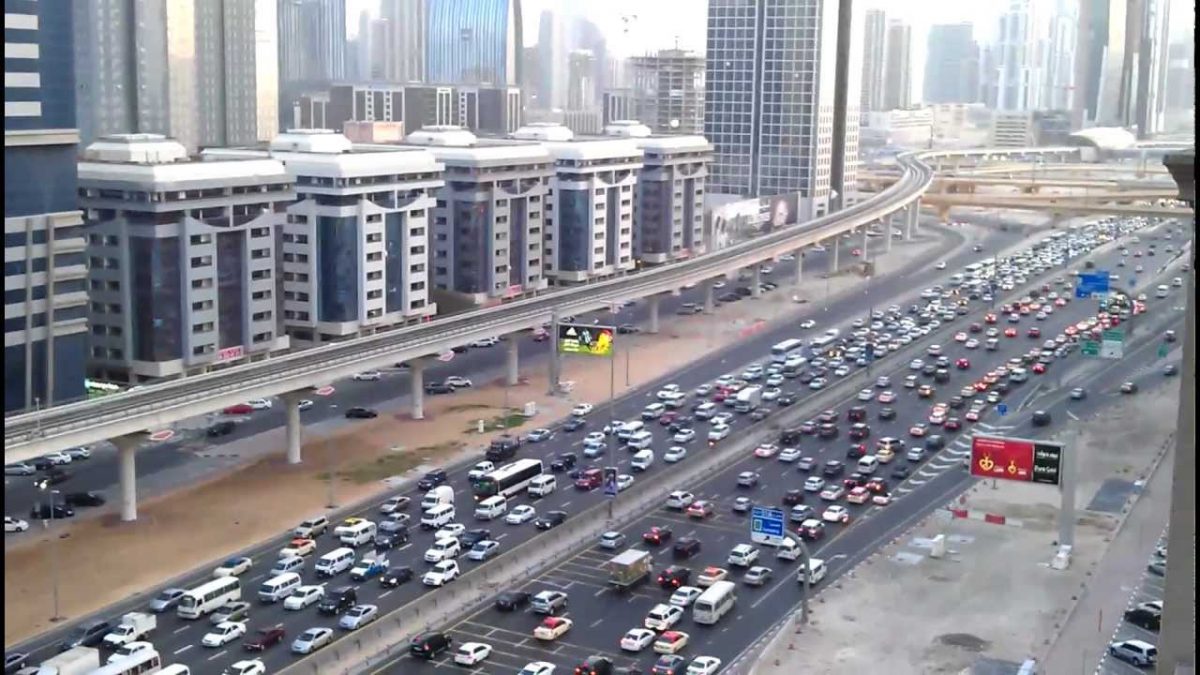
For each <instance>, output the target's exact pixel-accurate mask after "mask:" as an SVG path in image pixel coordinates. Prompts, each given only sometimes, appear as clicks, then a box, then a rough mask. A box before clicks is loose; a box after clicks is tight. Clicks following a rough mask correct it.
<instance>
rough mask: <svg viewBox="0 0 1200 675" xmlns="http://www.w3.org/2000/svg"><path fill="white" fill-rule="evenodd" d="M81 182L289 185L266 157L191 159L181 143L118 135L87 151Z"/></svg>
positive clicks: (280, 167) (276, 163)
mask: <svg viewBox="0 0 1200 675" xmlns="http://www.w3.org/2000/svg"><path fill="white" fill-rule="evenodd" d="M78 172H79V180H81V181H84V182H88V181H96V182H101V181H116V182H126V183H136V184H139V185H159V186H162V185H179V186H186V185H196V184H204V185H212V184H213V183H225V184H237V185H245V184H255V183H278V182H280V181H287V180H290V179H289V178H288V174H287V171H286V169H284V167H283V164H282V163H281V162H279V161H277V160H274V159H270V158H266V157H262V158H259V157H232V156H231V157H224V158H222V159H221V161H211V162H204V161H200V158H195V157H189V156H188V153H187V150H186V149H185V148H184V147H183V145H182V144H180V143H179V142H178V141H175V140H173V139H170V138H167V137H166V136H161V135H159V134H113V135H111V136H103V137H101V138H100V139H99V140H97V141H95V142H94V143H92V144H91V145H89V146H87V147H86V148H84V150H83V153H82V158H81V159H80V161H79V163H78Z"/></svg>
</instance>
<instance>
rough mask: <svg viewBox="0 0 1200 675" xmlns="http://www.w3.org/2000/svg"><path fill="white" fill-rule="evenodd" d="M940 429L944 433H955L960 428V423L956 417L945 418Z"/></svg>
mask: <svg viewBox="0 0 1200 675" xmlns="http://www.w3.org/2000/svg"><path fill="white" fill-rule="evenodd" d="M942 428H943V429H945V430H946V431H957V430H959V429H961V428H962V422H959V421H958V418H957V417H947V418H946V421H945V422H942Z"/></svg>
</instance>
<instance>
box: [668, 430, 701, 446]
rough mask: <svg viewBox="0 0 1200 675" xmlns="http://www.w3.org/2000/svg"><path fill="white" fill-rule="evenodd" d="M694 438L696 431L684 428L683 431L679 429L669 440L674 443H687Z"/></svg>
mask: <svg viewBox="0 0 1200 675" xmlns="http://www.w3.org/2000/svg"><path fill="white" fill-rule="evenodd" d="M695 438H696V430H695V429H686V428H685V429H680V430H679V431H676V432H675V435H674V436H673V437H672V438H671V440H673V441H675V442H676V443H689V442H691V441H692V440H693V439H695Z"/></svg>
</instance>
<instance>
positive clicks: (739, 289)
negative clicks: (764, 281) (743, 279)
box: [733, 286, 754, 298]
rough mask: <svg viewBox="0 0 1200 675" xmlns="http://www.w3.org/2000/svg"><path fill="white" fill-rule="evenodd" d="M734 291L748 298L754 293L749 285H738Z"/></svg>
mask: <svg viewBox="0 0 1200 675" xmlns="http://www.w3.org/2000/svg"><path fill="white" fill-rule="evenodd" d="M733 291H734V292H735V293H737V294H738V295H740V296H742V297H743V298H748V297H750V296H751V295H753V294H754V291H752V290H750V287H749V286H738V287H737V288H735V289H733Z"/></svg>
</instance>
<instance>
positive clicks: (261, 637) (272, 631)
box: [242, 626, 284, 652]
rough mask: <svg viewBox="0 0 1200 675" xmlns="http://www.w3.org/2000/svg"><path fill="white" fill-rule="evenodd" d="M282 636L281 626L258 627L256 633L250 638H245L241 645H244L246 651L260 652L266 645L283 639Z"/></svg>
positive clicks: (274, 643) (268, 645)
mask: <svg viewBox="0 0 1200 675" xmlns="http://www.w3.org/2000/svg"><path fill="white" fill-rule="evenodd" d="M283 636H284V630H283V627H282V626H276V627H274V628H262V629H259V631H258V635H256V636H255V637H254V638H252V639H250V640H247V641H246V643H245V644H243V645H242V646H243V647H245V649H246V651H248V652H261V651H265V650H266V649H267V647H270V646H272V645H276V644H278V643H280V642H281V641H283Z"/></svg>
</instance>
